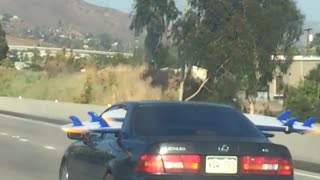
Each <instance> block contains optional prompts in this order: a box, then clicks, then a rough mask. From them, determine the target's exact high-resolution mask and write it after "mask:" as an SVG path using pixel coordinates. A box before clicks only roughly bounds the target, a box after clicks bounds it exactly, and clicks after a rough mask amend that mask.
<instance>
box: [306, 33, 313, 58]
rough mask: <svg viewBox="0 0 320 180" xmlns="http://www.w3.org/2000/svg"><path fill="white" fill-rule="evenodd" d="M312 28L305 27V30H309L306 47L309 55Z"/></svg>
mask: <svg viewBox="0 0 320 180" xmlns="http://www.w3.org/2000/svg"><path fill="white" fill-rule="evenodd" d="M311 30H312V28H307V29H305V31H307V49H306V56H309V51H310V39H309V37H310V31H311Z"/></svg>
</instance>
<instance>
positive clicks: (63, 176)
mask: <svg viewBox="0 0 320 180" xmlns="http://www.w3.org/2000/svg"><path fill="white" fill-rule="evenodd" d="M59 180H69V171H68V167H67V164H66V163H65V162H63V163H62V164H61V167H60V177H59Z"/></svg>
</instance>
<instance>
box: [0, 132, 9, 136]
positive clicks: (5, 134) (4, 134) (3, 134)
mask: <svg viewBox="0 0 320 180" xmlns="http://www.w3.org/2000/svg"><path fill="white" fill-rule="evenodd" d="M0 135H2V136H8V134H7V133H4V132H2V133H0Z"/></svg>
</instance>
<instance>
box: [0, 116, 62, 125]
mask: <svg viewBox="0 0 320 180" xmlns="http://www.w3.org/2000/svg"><path fill="white" fill-rule="evenodd" d="M0 116H2V117H9V118H12V119H16V120H18V121H24V122H28V123H33V124H39V125H43V126H49V127H54V128H60V127H61V125H57V124H52V123H48V122H41V121H37V120H33V119H27V118H21V117H16V116H10V115H5V114H0Z"/></svg>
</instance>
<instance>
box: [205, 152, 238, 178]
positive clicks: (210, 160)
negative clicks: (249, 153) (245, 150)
mask: <svg viewBox="0 0 320 180" xmlns="http://www.w3.org/2000/svg"><path fill="white" fill-rule="evenodd" d="M237 172H238V158H237V157H236V156H207V157H206V173H214V174H236V173H237Z"/></svg>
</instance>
